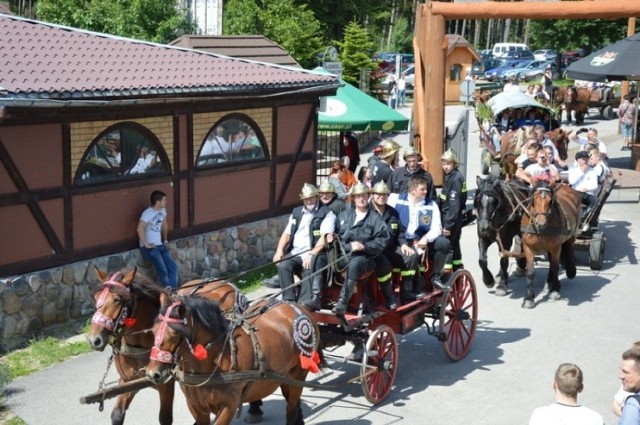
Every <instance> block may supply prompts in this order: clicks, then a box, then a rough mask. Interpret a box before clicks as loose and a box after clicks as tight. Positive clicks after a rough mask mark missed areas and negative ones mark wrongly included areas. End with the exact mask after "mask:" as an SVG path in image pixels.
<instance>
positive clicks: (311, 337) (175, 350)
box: [147, 296, 320, 425]
mask: <svg viewBox="0 0 640 425" xmlns="http://www.w3.org/2000/svg"><path fill="white" fill-rule="evenodd" d="M166 302H167V305H165V307H163V308H162V309H161V312H160V315H159V316H158V320H157V321H156V323H155V325H154V326H153V335H154V337H155V345H154V347H153V349H152V351H151V360H150V362H149V364H148V365H147V377H148V378H149V379H151V380H152V381H153V382H154V383H155V384H161V383H163V382H166V381H168V380H171V379H172V373H173V372H172V371H173V369H174V366H175V364H174V363H177V365H178V371H177V372H175V373H176V375H177V377H176V380H178V381H179V382H180V385H181V387H182V390H183V392H184V394H185V397H186V399H187V404H188V406H189V411H190V412H191V414H192V415H193V417H194V419H195V423H196V425H209V417H210V415H211V413H213V414H215V415H216V420H215V424H216V425H228V424H230V423H231V421H232V420H233V418H234V416H235V414H236V412H237V411H238V409H239V408H240V406H241V404H242V403H243V402H246V401H253V400H259V399H262V398H264V397H266V396H268V395H270V394H271V393H273V392H274V391H275V390H276V389H277V388H278V387H280V388H281V390H282V394H283V396H284V398H285V400H286V402H287V419H286V424H287V425H300V424H304V420H303V419H302V409H301V407H300V398H301V395H302V388H303V387H302V386H300V385H296V383H302V382H303V381H304V380H305V378H306V376H307V373H308V370H307V369H306V368H305V367H303V364H305V366H306V367H307V368H309V369H312V370H313V369H314V368H317V364H318V363H319V361H320V358H319V355H318V350H319V338H320V331H319V329H318V326H317V324H316V323H315V321H314V320H313V319H312V318H311V317H309V315H308V314H307V313H305V312H304V311H303V310H302V309H301V308H299V307H297V306H296V305H295V304H288V303H271V304H268V303H267V302H266V301H265V302H263V303H260V304H257V305H254V306H253V307H252V308H250V309H249V310H248V311H247V312H245V314H244V318H243V319H242V320H241V321H237V322H236V323H235V324H233V325H232V326H231V327H229V326H228V323H227V322H226V321H224V320H222V315H221V312H220V308H219V307H218V304H217V303H216V302H215V301H212V300H208V299H205V298H202V297H199V296H187V297H181V298H179V299H169V298H167V299H166ZM234 378H239V379H235V380H234ZM278 381H279V382H278Z"/></svg>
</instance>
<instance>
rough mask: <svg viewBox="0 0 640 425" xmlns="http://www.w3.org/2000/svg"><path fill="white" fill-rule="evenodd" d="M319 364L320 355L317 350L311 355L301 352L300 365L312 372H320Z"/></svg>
mask: <svg viewBox="0 0 640 425" xmlns="http://www.w3.org/2000/svg"><path fill="white" fill-rule="evenodd" d="M318 364H320V355H319V354H318V352H317V351H314V352H313V354H311V357H308V356H305V355H304V354H300V366H302V368H303V369H306V370H308V371H310V372H311V373H318V372H319V371H320V368H319V367H318Z"/></svg>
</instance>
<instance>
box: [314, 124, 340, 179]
mask: <svg viewBox="0 0 640 425" xmlns="http://www.w3.org/2000/svg"><path fill="white" fill-rule="evenodd" d="M341 135H342V134H341V133H340V132H339V131H319V132H318V151H317V152H318V162H317V170H316V185H320V184H321V183H322V182H323V181H324V180H326V178H327V177H328V176H329V172H330V171H331V167H332V166H333V163H334V162H336V161H337V160H339V159H340V145H339V143H340V139H341Z"/></svg>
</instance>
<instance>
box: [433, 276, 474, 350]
mask: <svg viewBox="0 0 640 425" xmlns="http://www.w3.org/2000/svg"><path fill="white" fill-rule="evenodd" d="M449 283H450V284H451V287H450V288H449V289H448V290H447V291H446V292H445V294H444V295H443V298H442V306H441V309H440V332H441V334H442V335H443V337H442V348H443V350H444V352H445V353H446V354H447V356H449V358H450V359H451V360H453V361H454V362H457V361H458V360H460V359H462V358H464V356H466V355H467V353H468V352H469V349H470V348H471V344H472V343H473V338H474V337H475V335H476V325H477V323H478V294H477V293H476V284H475V282H474V281H473V277H472V276H471V274H470V273H469V272H468V271H466V270H458V271H457V272H455V273H454V274H453V276H451V279H449Z"/></svg>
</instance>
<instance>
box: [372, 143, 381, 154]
mask: <svg viewBox="0 0 640 425" xmlns="http://www.w3.org/2000/svg"><path fill="white" fill-rule="evenodd" d="M380 152H382V145H378V146H376V147H375V148H373V153H374V154H376V155H377V154H379V153H380Z"/></svg>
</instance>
